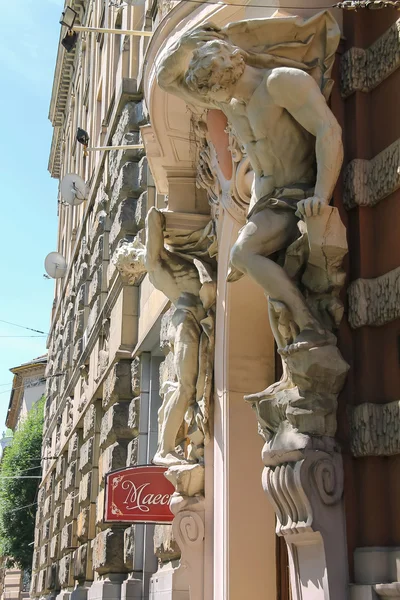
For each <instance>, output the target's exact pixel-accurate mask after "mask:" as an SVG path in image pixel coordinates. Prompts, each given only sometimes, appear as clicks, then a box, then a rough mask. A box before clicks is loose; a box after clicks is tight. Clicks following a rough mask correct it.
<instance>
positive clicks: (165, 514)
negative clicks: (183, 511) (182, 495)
mask: <svg viewBox="0 0 400 600" xmlns="http://www.w3.org/2000/svg"><path fill="white" fill-rule="evenodd" d="M166 470H167V469H166V468H165V467H157V466H155V465H148V466H145V467H128V468H127V469H120V470H119V471H114V472H112V473H108V474H107V475H106V501H105V507H104V520H105V521H113V522H120V523H170V522H171V521H172V520H173V518H174V515H173V514H172V512H171V511H170V509H169V500H170V498H171V496H172V494H173V493H174V491H175V488H174V486H173V485H172V483H171V482H170V481H168V479H166V478H165V477H164V473H165V471H166Z"/></svg>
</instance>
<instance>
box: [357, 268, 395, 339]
mask: <svg viewBox="0 0 400 600" xmlns="http://www.w3.org/2000/svg"><path fill="white" fill-rule="evenodd" d="M347 293H348V297H349V316H348V318H349V323H350V325H351V327H353V328H354V329H357V328H358V327H363V326H364V325H372V326H379V325H384V324H385V323H389V322H390V321H394V320H395V319H398V318H400V267H397V268H396V269H393V271H389V272H388V273H385V274H384V275H381V276H380V277H376V278H375V279H361V278H360V279H356V280H355V281H353V282H352V283H351V284H350V286H349V288H348V290H347Z"/></svg>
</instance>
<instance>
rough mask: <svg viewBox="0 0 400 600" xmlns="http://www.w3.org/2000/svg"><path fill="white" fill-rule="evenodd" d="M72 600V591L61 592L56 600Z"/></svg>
mask: <svg viewBox="0 0 400 600" xmlns="http://www.w3.org/2000/svg"><path fill="white" fill-rule="evenodd" d="M70 598H71V590H61V592H60V593H59V594H58V595H57V596H56V600H70Z"/></svg>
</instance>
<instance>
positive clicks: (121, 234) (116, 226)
mask: <svg viewBox="0 0 400 600" xmlns="http://www.w3.org/2000/svg"><path fill="white" fill-rule="evenodd" d="M136 211H137V200H136V199H135V198H124V199H123V200H122V201H121V203H120V204H119V206H118V209H117V212H116V214H115V216H114V219H113V222H112V225H111V230H110V235H109V244H110V252H111V253H113V252H114V251H115V249H116V247H117V245H118V242H119V241H120V240H121V239H122V238H128V237H129V236H133V235H135V234H136V233H137V232H138V231H139V228H138V226H137V224H136Z"/></svg>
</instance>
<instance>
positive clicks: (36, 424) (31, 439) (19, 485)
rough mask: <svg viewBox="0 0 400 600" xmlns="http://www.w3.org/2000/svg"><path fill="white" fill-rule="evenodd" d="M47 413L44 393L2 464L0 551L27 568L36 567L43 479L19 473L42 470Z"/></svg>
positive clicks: (30, 473) (21, 427) (22, 424)
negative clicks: (39, 494) (36, 533)
mask: <svg viewBox="0 0 400 600" xmlns="http://www.w3.org/2000/svg"><path fill="white" fill-rule="evenodd" d="M43 416H44V397H42V398H41V399H40V400H39V401H38V402H37V403H36V405H35V406H34V407H33V408H32V410H31V411H30V412H29V414H28V416H27V417H26V419H25V420H23V421H22V423H21V425H20V427H19V429H18V430H17V431H16V432H15V433H14V438H13V440H12V442H11V444H10V446H8V447H7V448H6V449H5V452H4V455H3V459H2V461H1V464H0V555H2V556H6V557H8V558H7V562H8V564H7V566H9V567H12V566H19V567H20V568H21V569H24V570H27V571H30V570H31V567H32V554H33V545H32V542H33V538H34V529H35V515H36V500H37V491H38V486H39V482H40V479H21V478H18V475H40V473H41V459H40V457H41V450H42V435H43ZM6 477H12V479H7V478H6Z"/></svg>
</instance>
